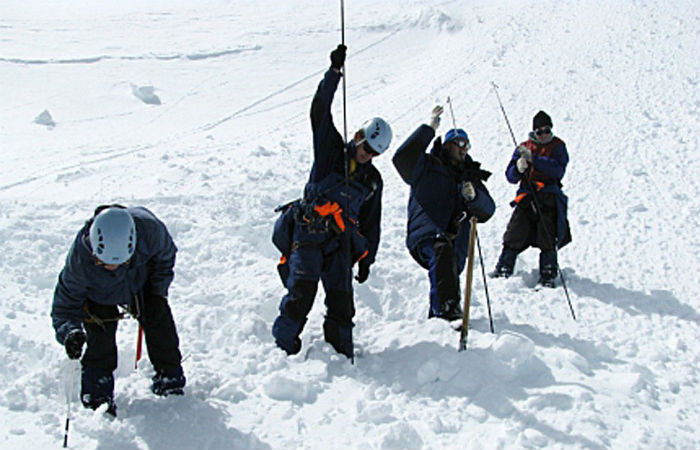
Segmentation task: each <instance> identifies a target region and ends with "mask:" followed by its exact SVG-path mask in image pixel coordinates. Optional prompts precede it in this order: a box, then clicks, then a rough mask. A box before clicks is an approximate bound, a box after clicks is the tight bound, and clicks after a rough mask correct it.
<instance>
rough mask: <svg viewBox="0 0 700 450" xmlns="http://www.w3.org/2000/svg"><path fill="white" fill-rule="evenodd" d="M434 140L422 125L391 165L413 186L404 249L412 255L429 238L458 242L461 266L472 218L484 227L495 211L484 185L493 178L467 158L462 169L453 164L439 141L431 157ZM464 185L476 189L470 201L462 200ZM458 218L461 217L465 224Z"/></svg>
mask: <svg viewBox="0 0 700 450" xmlns="http://www.w3.org/2000/svg"><path fill="white" fill-rule="evenodd" d="M434 137H435V130H433V129H432V128H431V127H429V126H427V125H421V126H420V127H418V129H417V130H416V131H414V132H413V134H412V135H411V136H410V137H409V138H408V139H406V141H405V142H404V143H403V144H402V145H401V147H399V149H398V150H397V151H396V154H395V155H394V158H393V160H392V161H393V163H394V165H395V166H396V168H397V170H398V171H399V174H400V175H401V177H402V178H403V180H404V181H405V182H406V183H408V184H409V185H410V186H411V195H410V198H409V201H408V232H407V236H406V246H407V247H408V248H409V250H411V252H412V254H413V253H414V252H415V250H416V249H417V248H418V247H419V246H420V244H421V243H422V242H424V241H425V240H427V239H433V238H435V237H437V236H439V235H442V236H446V237H454V246H455V252H456V254H457V257H458V260H459V261H462V260H463V259H464V258H465V257H466V254H467V251H468V248H467V247H468V243H469V242H468V241H469V219H470V218H471V217H472V216H474V217H476V218H477V220H478V221H479V222H486V221H487V220H488V219H489V218H491V216H492V215H493V213H494V211H495V209H496V205H495V204H494V202H493V199H492V198H491V195H490V194H489V192H488V190H487V189H486V186H484V181H486V180H487V179H488V177H489V176H490V175H491V174H490V173H489V172H487V171H485V170H482V169H480V166H481V164H479V163H478V162H475V161H473V160H472V159H471V157H470V156H469V155H467V159H466V161H465V163H464V164H463V165H462V166H461V167H459V168H457V167H455V166H454V165H452V164H451V163H450V162H449V157H448V155H447V152H446V151H444V149H443V146H442V142H441V140H440V138H438V139H436V140H435V142H434V144H433V148H432V150H431V151H430V153H429V154H428V153H425V150H426V149H427V147H428V145H429V144H430V141H431V140H432V139H433V138H434ZM465 181H471V182H472V184H473V185H474V188H475V189H476V197H475V198H474V199H473V200H472V201H465V200H464V198H463V197H462V194H461V185H462V183H463V182H465ZM463 213H464V214H463ZM465 214H466V215H465ZM460 218H463V220H462V221H461V222H459V219H460ZM419 262H420V261H419Z"/></svg>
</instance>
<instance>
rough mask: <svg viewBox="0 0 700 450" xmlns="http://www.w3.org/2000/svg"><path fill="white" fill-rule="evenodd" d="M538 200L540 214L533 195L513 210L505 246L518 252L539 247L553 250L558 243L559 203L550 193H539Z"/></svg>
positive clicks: (506, 233)
mask: <svg viewBox="0 0 700 450" xmlns="http://www.w3.org/2000/svg"><path fill="white" fill-rule="evenodd" d="M537 202H538V204H539V206H540V215H539V216H538V214H537V212H536V210H535V204H534V202H533V201H532V196H527V197H525V199H523V200H522V201H521V202H520V203H519V204H518V205H516V207H515V210H513V215H512V216H511V217H510V221H509V222H508V226H507V227H506V232H505V234H504V235H503V247H504V248H508V249H511V250H514V251H516V252H518V253H520V252H522V251H523V250H525V249H526V248H528V247H530V246H533V247H538V248H539V249H540V250H542V251H543V252H547V251H553V250H554V246H555V244H556V232H557V204H556V198H555V197H554V195H553V194H550V193H538V194H537Z"/></svg>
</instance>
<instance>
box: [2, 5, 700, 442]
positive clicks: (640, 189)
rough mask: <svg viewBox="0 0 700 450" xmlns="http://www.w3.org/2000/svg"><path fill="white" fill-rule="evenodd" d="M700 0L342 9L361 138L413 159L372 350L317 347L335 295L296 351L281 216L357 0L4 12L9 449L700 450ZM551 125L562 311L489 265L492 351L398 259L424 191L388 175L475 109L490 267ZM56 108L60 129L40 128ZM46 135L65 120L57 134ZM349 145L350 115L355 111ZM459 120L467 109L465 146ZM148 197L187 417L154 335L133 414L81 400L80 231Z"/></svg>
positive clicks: (387, 247)
mask: <svg viewBox="0 0 700 450" xmlns="http://www.w3.org/2000/svg"><path fill="white" fill-rule="evenodd" d="M697 6H698V4H697V2H695V1H690V0H681V1H677V2H673V3H668V2H661V1H652V0H648V1H645V0H637V1H631V0H630V1H628V0H625V1H620V2H615V3H612V4H611V3H610V2H604V1H602V0H591V1H588V2H576V1H572V0H564V1H557V2H555V1H552V0H543V1H541V2H526V1H522V0H516V1H503V0H496V1H493V2H476V1H471V0H452V1H431V2H426V1H418V0H409V1H398V0H386V1H382V2H371V1H368V0H357V1H348V2H345V7H346V11H345V14H346V30H345V33H346V43H347V45H348V59H347V63H346V69H347V77H346V81H347V99H348V103H347V115H348V128H349V132H350V133H352V132H353V131H354V130H355V129H356V128H357V127H358V126H359V125H360V124H361V123H362V122H363V121H364V120H365V119H366V118H368V117H371V116H382V117H384V118H385V119H387V121H388V122H389V123H390V124H391V126H392V128H393V131H394V141H393V143H392V145H391V148H390V151H389V152H388V154H386V155H383V156H381V157H379V158H376V159H375V160H374V163H375V165H376V166H377V168H378V169H379V170H380V172H381V173H382V176H383V178H384V185H385V187H384V198H383V216H382V242H381V246H380V250H379V253H378V256H377V262H376V264H374V265H373V266H372V272H371V275H370V278H369V280H368V282H366V283H365V284H363V285H356V286H355V306H356V310H357V315H356V317H355V323H356V327H355V329H354V335H355V344H356V349H357V358H356V359H355V364H354V365H351V364H350V363H349V361H348V360H346V358H344V357H341V356H338V355H336V354H335V353H334V352H333V351H332V349H330V348H329V346H328V345H326V344H325V343H324V342H323V337H322V330H321V323H322V317H323V313H324V311H323V310H324V308H323V301H322V294H321V295H320V296H319V299H317V302H316V304H315V305H314V308H313V311H312V313H311V316H310V318H309V322H308V324H307V325H306V328H305V331H304V333H303V335H302V343H303V349H302V352H301V353H300V354H299V355H297V356H294V357H287V356H286V355H285V354H284V353H283V352H282V351H281V350H279V349H277V348H276V347H275V345H274V342H273V340H272V337H271V335H270V328H271V324H272V321H273V320H274V317H275V316H276V314H277V307H278V304H279V301H280V299H281V297H282V295H283V293H284V292H283V289H282V286H281V284H280V282H279V279H278V276H277V274H276V271H275V265H276V262H277V259H278V257H279V255H278V254H277V252H276V250H275V249H274V247H273V246H272V244H271V242H270V234H271V231H272V224H273V222H274V220H275V218H276V214H275V213H274V211H273V210H274V208H275V207H276V206H277V205H279V204H282V203H284V202H286V201H289V200H292V199H294V198H297V197H298V196H299V195H300V194H301V192H302V189H303V186H304V183H305V181H306V179H307V177H308V171H309V169H310V167H311V162H312V161H311V156H312V153H311V127H310V125H309V119H308V111H309V106H310V101H311V98H312V96H313V93H314V91H315V88H316V85H317V83H318V82H319V80H320V79H321V76H322V74H323V72H324V71H325V70H326V69H327V67H328V63H329V60H328V53H329V52H330V51H331V50H332V49H333V48H334V47H335V46H336V45H337V44H338V43H339V41H340V31H341V30H340V17H339V13H340V9H339V5H338V3H337V2H314V1H311V0H302V1H295V2H285V1H268V2H245V1H241V0H229V1H224V0H205V1H201V2H196V3H193V2H186V1H182V0H176V1H167V2H166V1H155V2H137V1H135V0H126V1H122V2H106V1H87V0H80V1H65V0H62V1H55V2H48V1H43V0H42V1H39V0H37V1H32V2H24V3H20V2H3V3H2V4H0V43H1V45H0V69H1V70H0V85H1V86H2V89H1V90H0V151H2V160H3V162H2V165H1V166H0V167H1V169H0V245H1V248H2V251H1V252H0V356H1V357H2V358H1V359H2V361H3V362H2V364H0V418H1V420H0V445H1V446H2V447H3V448H12V449H18V450H28V449H34V448H38V447H58V446H59V445H61V443H62V439H63V426H64V420H65V416H66V392H67V391H70V389H69V386H74V389H73V402H72V405H73V413H72V416H73V420H72V422H71V429H70V436H69V445H70V447H71V448H80V449H124V448H131V449H147V448H149V449H180V448H182V449H184V448H197V449H222V448H226V449H228V448H236V449H246V448H250V449H253V448H255V449H257V448H308V449H317V448H318V449H321V448H357V449H365V448H380V449H396V448H416V449H418V448H426V449H428V448H431V449H432V448H436V449H442V448H455V447H460V448H465V449H521V448H547V449H550V448H561V449H564V448H565V449H595V450H597V449H618V448H624V449H657V448H658V449H678V450H686V449H697V448H698V447H700V428H699V427H698V423H700V346H699V342H700V279H699V276H698V273H700V260H699V258H698V255H699V254H700V239H699V238H698V234H699V232H700V226H699V222H698V216H699V212H700V211H699V209H700V205H699V204H698V201H697V199H698V198H699V197H700V186H699V182H698V178H697V174H698V173H699V172H698V170H699V169H700V163H699V162H700V145H699V144H700V142H699V138H700V88H699V83H700V59H698V54H700V52H699V50H700V12H699V11H700V10H698V8H697ZM492 82H494V83H496V84H497V85H498V86H499V93H500V96H501V98H502V100H503V104H504V107H505V109H506V111H507V113H508V117H509V119H510V122H511V124H512V126H513V131H514V133H515V135H516V138H517V139H518V140H523V139H525V138H526V133H527V131H528V130H529V129H530V126H531V121H532V116H533V115H534V114H535V113H536V112H537V111H538V110H540V109H543V110H545V111H547V112H548V113H549V114H550V115H551V116H552V119H553V121H554V131H555V133H556V134H557V135H558V136H559V137H561V138H562V139H563V140H564V141H565V142H566V143H567V147H568V151H569V155H570V158H571V162H570V164H569V166H568V169H567V173H566V176H565V178H564V180H563V182H564V190H565V192H566V194H567V195H568V197H569V205H570V206H569V208H570V209H569V220H570V222H571V227H572V234H573V239H574V240H573V242H572V244H570V245H569V246H567V247H565V248H564V249H563V250H562V251H561V253H560V255H559V258H560V259H559V261H560V265H561V267H562V269H563V272H564V275H565V277H566V282H567V287H568V291H569V294H570V297H571V301H572V304H573V307H574V309H575V311H576V314H577V320H576V321H574V320H572V318H571V316H570V314H569V309H568V305H567V303H566V298H565V296H564V291H563V290H562V288H561V287H558V288H557V289H555V290H543V291H539V292H535V291H533V290H532V289H531V288H532V286H533V285H534V284H535V281H536V279H537V251H536V250H528V251H527V252H525V253H523V254H522V255H521V256H520V257H519V259H518V262H517V267H516V274H515V276H514V277H512V278H511V279H508V280H492V279H488V280H487V281H488V290H489V294H490V298H491V306H492V310H493V319H494V327H495V333H494V334H491V333H490V332H489V321H488V316H487V314H486V300H485V297H484V283H483V279H482V277H481V267H478V266H477V267H475V273H474V280H475V281H474V296H475V298H474V301H473V304H472V310H471V329H470V332H469V349H468V351H467V352H461V353H458V352H457V344H458V338H459V336H458V335H457V334H456V333H455V332H454V331H452V330H451V329H450V327H449V326H448V325H447V324H446V323H444V322H442V321H429V320H427V309H428V299H427V295H428V280H427V275H426V273H425V272H424V271H423V270H422V269H421V268H419V267H418V265H417V264H415V263H414V262H413V260H412V259H411V258H410V256H409V254H408V251H407V250H406V249H405V245H404V239H405V227H406V212H405V210H406V203H407V198H408V187H407V186H406V185H405V184H403V182H402V181H401V179H400V178H399V177H398V175H397V173H396V171H395V169H394V167H393V166H392V164H391V161H390V160H391V155H392V154H393V152H394V151H395V149H396V148H397V147H398V145H399V144H400V143H401V142H402V141H403V139H405V138H406V137H408V136H409V135H410V133H411V132H412V131H413V130H414V129H415V128H416V127H417V126H418V125H420V124H421V123H425V122H427V121H428V119H429V117H430V111H431V110H432V108H433V106H434V105H435V104H438V103H440V104H443V105H445V106H446V104H445V100H446V98H447V97H448V96H449V97H450V98H451V99H452V100H453V105H454V112H455V119H456V122H457V124H458V125H459V126H461V127H463V128H465V129H466V130H467V132H468V133H469V135H470V138H471V142H472V150H471V154H472V156H473V157H474V158H475V159H476V160H479V161H480V162H481V163H482V164H483V167H484V168H485V169H486V170H490V171H492V172H493V175H492V177H491V178H490V180H489V181H488V183H487V186H488V188H489V190H490V192H491V194H492V196H493V197H494V199H495V201H496V204H497V211H496V214H495V215H494V217H493V218H492V219H491V220H490V221H489V222H488V223H486V224H483V225H481V226H480V227H479V238H480V243H481V246H482V250H483V258H484V263H485V269H486V271H490V270H491V269H492V268H493V266H494V265H495V263H496V259H497V257H498V254H499V252H500V244H501V237H502V234H503V232H504V231H505V225H506V223H507V221H508V219H509V217H510V213H511V209H510V207H509V206H508V203H509V202H510V200H511V199H512V197H513V196H514V193H515V186H513V185H509V184H508V183H507V182H506V180H505V177H504V175H503V171H504V169H505V166H506V163H507V161H508V159H509V157H510V154H511V152H512V148H513V145H512V141H511V137H510V134H509V132H508V128H507V126H506V124H505V121H504V120H503V116H502V113H501V110H500V108H499V106H498V102H497V100H496V97H495V95H494V93H493V90H492V87H491V86H492V85H491V83H492ZM45 112H46V113H45ZM44 113H45V114H44ZM334 115H335V118H336V125H337V126H338V128H339V129H341V131H342V95H341V93H340V90H339V91H338V94H337V95H336V100H335V103H334ZM448 122H451V119H449V116H447V115H446V117H445V120H443V125H442V126H443V127H442V128H441V129H440V130H439V132H441V133H444V132H445V131H447V129H448V127H449V123H448ZM111 202H119V203H123V204H128V205H131V206H137V205H142V206H146V207H147V208H149V209H150V210H152V211H153V212H154V213H155V214H156V215H158V217H159V218H161V219H162V220H163V221H164V222H165V223H166V225H167V226H168V228H169V230H170V232H171V234H172V235H173V238H174V240H175V242H176V244H177V246H178V248H179V252H178V260H177V264H176V268H175V281H174V283H173V285H172V286H171V289H170V305H171V307H172V309H173V314H174V317H175V321H176V324H177V327H178V331H179V335H180V341H181V350H182V352H183V355H184V356H185V360H184V363H183V366H184V369H185V372H186V375H187V377H188V386H187V388H186V395H185V396H183V397H181V398H165V399H161V398H156V397H154V396H153V395H152V394H151V393H150V391H149V389H148V387H149V382H150V376H151V374H152V369H151V366H150V364H149V363H148V361H147V360H145V361H142V362H141V363H140V366H139V369H138V370H134V368H133V360H134V354H135V341H136V329H137V328H136V324H135V322H133V321H126V322H123V323H121V324H120V330H119V332H118V335H117V336H118V344H119V348H120V361H119V369H118V370H117V373H116V389H115V395H116V402H117V404H118V408H119V417H118V418H117V419H116V420H108V419H106V418H105V417H104V414H103V412H102V411H97V412H93V411H88V410H85V409H83V408H82V407H79V401H78V400H77V393H76V392H75V391H77V389H78V381H77V378H76V379H73V383H72V384H71V371H72V370H73V367H74V365H72V364H71V363H69V362H68V361H67V359H66V357H65V354H64V351H63V349H62V348H61V346H60V345H59V344H58V343H57V342H56V341H55V339H54V335H53V329H52V328H51V322H50V318H49V315H48V313H49V309H50V305H51V300H52V295H53V288H54V286H55V283H56V277H57V274H58V272H59V271H60V269H61V267H62V266H63V261H64V258H65V255H66V253H67V251H68V247H69V246H70V243H71V242H72V239H73V237H74V235H75V233H76V232H77V230H78V229H79V228H80V227H81V225H82V224H83V223H84V221H85V220H87V219H88V218H89V217H90V215H91V212H92V210H93V209H94V208H95V207H96V206H97V205H99V204H103V203H111Z"/></svg>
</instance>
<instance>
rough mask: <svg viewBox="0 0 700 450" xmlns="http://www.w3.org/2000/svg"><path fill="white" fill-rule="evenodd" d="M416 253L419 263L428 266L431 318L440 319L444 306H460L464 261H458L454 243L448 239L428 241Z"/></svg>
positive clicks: (429, 314)
mask: <svg viewBox="0 0 700 450" xmlns="http://www.w3.org/2000/svg"><path fill="white" fill-rule="evenodd" d="M419 249H420V251H419V252H417V253H414V255H415V256H416V257H417V258H419V259H420V260H419V263H421V265H425V264H424V263H427V266H428V276H429V278H430V311H429V313H428V316H429V317H440V316H441V314H442V311H443V304H445V303H446V302H455V303H456V304H459V300H460V293H459V273H460V272H461V271H462V270H463V269H464V261H461V264H460V262H459V261H457V256H456V254H455V250H454V247H453V243H451V242H449V241H448V240H447V239H443V238H438V239H428V240H426V241H423V242H422V243H421V245H420V247H419Z"/></svg>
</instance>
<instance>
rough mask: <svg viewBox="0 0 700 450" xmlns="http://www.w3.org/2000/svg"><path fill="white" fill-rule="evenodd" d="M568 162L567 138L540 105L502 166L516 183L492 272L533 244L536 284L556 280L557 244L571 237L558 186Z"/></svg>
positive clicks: (499, 272) (503, 272)
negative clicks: (537, 253)
mask: <svg viewBox="0 0 700 450" xmlns="http://www.w3.org/2000/svg"><path fill="white" fill-rule="evenodd" d="M499 101H500V99H499ZM514 139H515V138H514ZM568 162H569V154H568V152H567V151H566V144H565V143H564V141H562V140H561V139H559V138H558V137H557V136H555V135H554V133H553V132H552V119H551V118H550V117H549V115H548V114H547V113H545V112H544V111H539V112H538V113H537V114H535V116H534V117H533V119H532V131H531V132H530V133H529V136H528V140H527V141H525V142H522V143H521V144H520V145H518V146H517V147H516V149H515V151H514V152H513V155H512V156H511V158H510V161H509V162H508V167H507V168H506V178H507V179H508V181H509V182H510V183H513V184H518V185H519V187H518V192H517V194H516V197H515V199H514V200H513V201H512V202H511V206H514V207H515V209H514V210H513V214H512V216H511V218H510V221H509V222H508V226H507V227H506V232H505V233H504V235H503V250H502V251H501V255H500V257H499V258H498V263H497V264H496V269H495V270H494V272H493V276H494V277H502V278H508V277H510V276H511V275H512V274H513V269H514V267H515V259H516V257H517V256H518V254H519V253H520V252H522V251H523V250H525V249H526V248H528V247H530V246H533V247H538V248H539V249H540V259H539V272H540V278H539V281H538V284H540V285H542V286H544V287H550V288H553V287H554V286H555V284H554V280H555V279H556V277H557V272H558V267H559V266H558V262H557V249H558V248H561V247H563V246H564V245H566V244H568V243H569V242H571V231H570V229H569V222H568V220H567V214H566V210H567V198H566V196H565V195H564V193H563V192H562V190H561V187H562V184H561V179H562V178H563V177H564V173H565V171H566V165H567V164H568ZM572 314H573V311H572Z"/></svg>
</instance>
